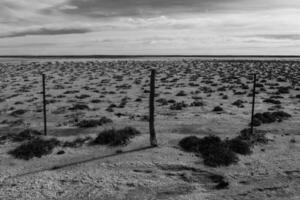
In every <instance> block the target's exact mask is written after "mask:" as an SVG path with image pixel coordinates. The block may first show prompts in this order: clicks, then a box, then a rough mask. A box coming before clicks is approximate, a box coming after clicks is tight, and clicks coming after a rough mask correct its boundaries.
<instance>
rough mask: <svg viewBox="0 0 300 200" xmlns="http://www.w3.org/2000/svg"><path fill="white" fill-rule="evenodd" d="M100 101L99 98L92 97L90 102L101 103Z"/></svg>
mask: <svg viewBox="0 0 300 200" xmlns="http://www.w3.org/2000/svg"><path fill="white" fill-rule="evenodd" d="M101 102H102V101H101V100H100V99H92V100H91V103H101Z"/></svg>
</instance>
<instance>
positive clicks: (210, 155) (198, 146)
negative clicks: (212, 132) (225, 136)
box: [179, 136, 238, 167]
mask: <svg viewBox="0 0 300 200" xmlns="http://www.w3.org/2000/svg"><path fill="white" fill-rule="evenodd" d="M179 145H180V147H182V148H183V149H184V150H186V151H190V152H196V153H201V155H202V157H203V159H204V164H205V165H208V166H212V167H217V166H222V165H224V166H228V165H230V164H233V163H236V162H237V161H238V157H237V156H236V154H235V153H234V152H233V151H232V150H231V149H230V148H229V145H227V143H226V142H224V141H222V140H221V139H220V138H219V137H217V136H206V137H204V138H201V139H199V138H197V137H195V136H190V137H186V138H183V139H182V140H181V141H180V142H179Z"/></svg>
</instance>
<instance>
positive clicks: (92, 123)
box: [77, 117, 112, 128]
mask: <svg viewBox="0 0 300 200" xmlns="http://www.w3.org/2000/svg"><path fill="white" fill-rule="evenodd" d="M107 123H112V120H111V119H109V118H106V117H102V118H101V119H89V120H82V121H80V122H79V123H77V126H78V127H80V128H91V127H96V126H102V125H104V124H107Z"/></svg>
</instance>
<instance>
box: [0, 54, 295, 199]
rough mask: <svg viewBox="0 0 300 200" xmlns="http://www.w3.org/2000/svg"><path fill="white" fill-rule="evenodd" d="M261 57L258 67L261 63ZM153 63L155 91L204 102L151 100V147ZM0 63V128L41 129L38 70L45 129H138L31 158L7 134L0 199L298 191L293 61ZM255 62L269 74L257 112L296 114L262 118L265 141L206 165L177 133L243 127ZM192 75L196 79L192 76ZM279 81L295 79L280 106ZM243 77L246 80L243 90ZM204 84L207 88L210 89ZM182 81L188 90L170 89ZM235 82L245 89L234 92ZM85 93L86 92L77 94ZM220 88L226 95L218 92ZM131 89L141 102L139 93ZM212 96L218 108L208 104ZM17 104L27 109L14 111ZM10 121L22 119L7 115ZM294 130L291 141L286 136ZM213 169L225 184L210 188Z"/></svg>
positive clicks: (281, 195) (56, 133)
mask: <svg viewBox="0 0 300 200" xmlns="http://www.w3.org/2000/svg"><path fill="white" fill-rule="evenodd" d="M261 64H263V66H262V67H259V66H261ZM150 66H151V67H150ZM152 67H154V68H156V69H157V71H158V73H157V74H158V76H157V94H158V97H156V99H160V98H164V99H166V100H170V99H174V100H176V101H177V102H181V101H184V102H185V103H186V104H188V105H189V104H190V103H192V102H194V101H195V99H199V101H201V102H203V103H204V106H201V107H191V106H187V107H185V108H183V109H182V110H171V109H170V105H172V103H168V105H161V103H159V102H157V103H156V131H157V136H158V141H159V147H157V148H150V147H149V146H148V145H149V135H148V123H147V121H145V120H143V116H146V115H147V113H148V95H149V94H148V92H147V90H149V88H148V87H149V86H148V85H149V82H148V79H149V78H148V77H149V69H150V68H152ZM0 68H1V72H2V73H1V76H2V77H1V86H0V87H1V96H0V100H1V101H0V102H1V103H0V110H1V116H0V122H1V126H0V135H4V134H7V133H9V134H15V133H17V132H18V131H20V130H22V129H24V128H25V127H26V126H27V127H28V126H29V127H32V128H35V129H38V130H42V119H43V118H42V113H41V108H42V104H41V94H40V91H41V76H40V72H44V73H45V74H46V75H47V94H48V96H47V100H51V102H50V104H49V105H48V106H47V108H48V119H49V122H48V126H49V136H48V137H56V138H58V139H60V140H72V139H74V138H76V137H78V136H88V135H89V136H91V137H95V136H96V135H97V133H99V132H100V131H101V130H103V129H106V128H109V127H117V128H118V127H124V126H129V125H130V126H133V127H135V128H137V129H138V130H140V131H141V132H142V135H140V136H137V137H135V138H134V139H132V141H131V142H130V143H129V144H128V145H127V146H121V147H114V148H112V147H107V146H88V145H84V146H83V147H80V148H63V150H64V151H65V152H66V153H65V154H63V155H57V154H56V153H57V152H58V151H59V150H62V148H61V147H59V148H56V149H55V150H54V151H53V153H52V154H50V155H48V156H44V157H42V158H34V159H32V160H29V161H23V160H17V159H14V158H13V157H11V156H10V155H8V154H7V152H8V151H9V150H11V149H13V148H15V147H16V146H18V145H19V144H18V143H12V142H4V143H3V144H0V191H1V192H0V199H104V200H105V199H120V200H121V199H128V200H134V199H145V200H150V199H195V200H196V199H197V200H198V199H216V200H217V199H228V200H231V199H270V200H277V199H278V200H279V199H280V200H281V199H289V200H293V199H295V200H296V199H299V198H300V192H299V191H300V161H299V159H300V153H299V150H300V144H299V141H300V102H299V98H295V96H296V95H298V94H300V92H299V90H298V88H300V85H299V82H297V80H299V77H300V63H299V62H298V61H297V62H296V61H284V62H282V63H280V62H272V61H268V62H262V63H261V62H253V61H243V62H239V61H234V62H231V61H203V60H197V59H190V60H189V59H184V60H182V59H178V60H176V59H171V60H168V59H162V60H159V59H155V60H152V61H145V60H139V61H132V60H130V61H128V62H127V61H113V62H111V61H103V62H102V61H69V60H68V61H60V62H58V61H57V62H56V61H55V62H54V61H47V62H45V61H38V62H35V63H33V62H32V61H28V60H27V61H22V62H21V63H18V62H13V63H12V62H9V64H7V62H4V61H2V64H0ZM253 69H255V70H256V71H257V73H258V74H259V81H261V80H263V79H266V80H267V83H263V84H264V85H265V91H263V90H261V89H260V88H259V89H258V90H259V91H260V92H259V94H257V104H256V112H265V111H268V109H272V110H284V111H285V112H288V113H290V114H291V115H292V117H291V118H290V119H288V120H285V121H283V122H280V123H279V122H276V123H271V124H263V125H261V126H259V127H258V129H260V130H265V131H266V132H267V137H268V138H269V139H270V142H269V143H268V144H266V145H257V146H255V148H254V149H253V154H251V155H249V156H239V159H240V161H239V162H238V163H237V164H235V165H231V166H229V167H218V168H212V167H207V166H205V165H204V164H203V161H202V158H201V156H200V157H199V156H196V155H194V154H193V153H187V152H184V151H182V150H181V149H180V148H179V147H178V142H179V140H180V139H182V138H183V137H185V136H189V135H196V136H199V137H202V136H206V135H210V134H214V135H218V136H220V137H222V138H226V137H233V136H236V135H237V134H238V133H239V131H240V130H242V129H244V128H246V127H248V124H249V119H250V111H251V96H248V94H249V93H251V89H252V86H251V84H252V81H251V79H249V77H250V78H251V76H250V73H252V72H253ZM118 75H119V76H118ZM195 76H196V77H195ZM122 77H123V78H122ZM225 78H227V79H226V80H225ZM278 78H282V79H283V81H282V80H280V79H278ZM139 82H140V83H139ZM191 82H193V83H195V84H199V85H193V84H192V85H191V84H189V83H191ZM293 82H296V83H293ZM276 83H278V84H279V86H290V87H291V88H290V90H289V93H287V94H280V96H282V97H283V98H280V99H278V100H280V101H281V106H282V108H274V105H272V104H269V103H265V102H263V100H264V99H266V98H268V97H270V96H272V95H273V96H274V95H276V94H275V92H276V90H277V87H278V86H273V88H271V87H272V84H276ZM267 84H271V85H267ZM241 85H247V86H248V88H247V89H242V88H241ZM223 86H226V88H225V91H221V90H219V91H218V89H219V88H221V87H223ZM204 87H207V88H204ZM208 89H212V91H210V92H207V90H208ZM76 90H77V92H75V93H72V92H71V93H66V92H67V91H76ZM181 90H183V91H184V92H185V93H186V94H187V95H185V96H176V94H178V92H179V91H181ZM237 91H240V92H245V93H243V94H236V92H237ZM220 93H223V94H220ZM83 94H84V95H88V96H87V97H85V98H77V97H79V96H80V95H83ZM60 95H64V96H61V97H60ZM224 95H228V98H227V99H226V98H225V99H223V96H224ZM76 96H77V97H76ZM124 97H127V98H128V100H127V103H126V105H125V106H124V107H123V108H122V107H120V108H113V112H108V111H107V110H106V109H107V107H109V105H110V104H112V103H114V104H116V105H117V106H118V105H119V104H120V103H121V99H122V98H124ZM195 97H196V98H195ZM137 98H140V99H141V101H136V99H137ZM200 98H202V99H200ZM94 99H97V100H100V101H99V102H97V103H92V100H94ZM238 99H240V100H243V101H244V107H243V108H238V107H236V106H234V105H232V103H233V102H234V101H236V100H238ZM76 103H84V104H86V105H88V106H89V109H88V110H82V111H71V110H69V108H70V107H72V105H74V104H76ZM218 105H221V106H222V107H223V108H224V111H223V112H221V113H215V112H212V109H213V108H214V107H215V106H218ZM12 107H13V108H12ZM19 109H23V110H25V111H26V112H25V113H24V114H21V115H12V112H14V111H16V110H19ZM101 116H106V117H108V118H111V119H112V120H113V124H110V125H105V126H104V127H98V128H90V129H79V128H77V127H75V126H74V118H79V120H80V119H88V118H93V119H94V118H99V117H101ZM16 121H19V122H18V123H13V122H16ZM292 139H294V140H295V141H296V142H291V140H292ZM117 150H122V151H121V152H120V151H117ZM117 152H118V153H117ZM216 176H221V177H224V179H225V180H226V181H228V182H229V184H230V185H229V187H228V188H226V189H222V190H217V189H215V186H216V184H217V183H216V182H215V180H214V178H213V177H216Z"/></svg>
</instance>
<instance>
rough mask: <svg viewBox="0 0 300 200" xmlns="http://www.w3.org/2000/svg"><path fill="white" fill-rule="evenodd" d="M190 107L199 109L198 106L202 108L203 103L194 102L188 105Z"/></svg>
mask: <svg viewBox="0 0 300 200" xmlns="http://www.w3.org/2000/svg"><path fill="white" fill-rule="evenodd" d="M190 106H191V107H200V106H204V103H203V102H201V101H194V102H192V103H191V105H190Z"/></svg>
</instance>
